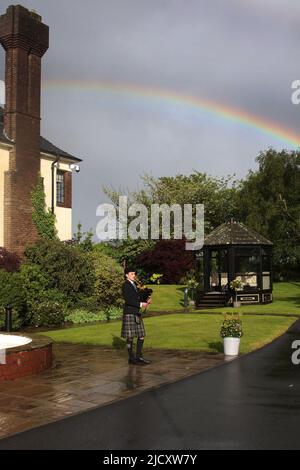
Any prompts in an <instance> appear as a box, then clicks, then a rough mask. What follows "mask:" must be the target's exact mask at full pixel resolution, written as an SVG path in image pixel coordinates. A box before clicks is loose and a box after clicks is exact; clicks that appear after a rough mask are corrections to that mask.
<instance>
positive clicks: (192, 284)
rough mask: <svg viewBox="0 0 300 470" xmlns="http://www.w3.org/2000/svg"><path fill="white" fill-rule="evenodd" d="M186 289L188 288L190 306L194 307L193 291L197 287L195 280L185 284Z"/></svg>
mask: <svg viewBox="0 0 300 470" xmlns="http://www.w3.org/2000/svg"><path fill="white" fill-rule="evenodd" d="M186 285H187V288H188V295H189V298H190V302H189V304H190V305H195V290H196V289H197V287H198V286H199V283H198V282H197V281H196V279H189V280H188V281H187V283H186Z"/></svg>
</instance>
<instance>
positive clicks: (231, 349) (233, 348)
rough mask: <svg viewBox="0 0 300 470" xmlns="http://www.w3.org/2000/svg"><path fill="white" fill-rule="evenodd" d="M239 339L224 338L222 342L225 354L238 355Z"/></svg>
mask: <svg viewBox="0 0 300 470" xmlns="http://www.w3.org/2000/svg"><path fill="white" fill-rule="evenodd" d="M240 341H241V339H240V338H224V339H223V344H224V354H225V356H238V354H239V347H240Z"/></svg>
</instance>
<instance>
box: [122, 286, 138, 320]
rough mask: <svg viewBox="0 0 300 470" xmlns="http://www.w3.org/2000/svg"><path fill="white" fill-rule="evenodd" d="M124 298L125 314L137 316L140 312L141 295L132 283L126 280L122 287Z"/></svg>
mask: <svg viewBox="0 0 300 470" xmlns="http://www.w3.org/2000/svg"><path fill="white" fill-rule="evenodd" d="M122 293H123V298H124V300H125V305H124V309H123V313H124V314H127V313H133V314H135V315H136V314H137V313H139V312H140V302H141V300H140V295H139V293H138V292H137V291H136V290H135V288H134V287H133V285H132V284H131V282H130V281H128V280H126V281H125V282H124V284H123V287H122Z"/></svg>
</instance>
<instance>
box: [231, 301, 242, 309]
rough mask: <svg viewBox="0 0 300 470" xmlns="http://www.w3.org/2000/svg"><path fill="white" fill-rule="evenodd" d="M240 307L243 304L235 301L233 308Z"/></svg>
mask: <svg viewBox="0 0 300 470" xmlns="http://www.w3.org/2000/svg"><path fill="white" fill-rule="evenodd" d="M240 306H241V302H238V301H237V300H235V301H234V302H233V307H234V308H240Z"/></svg>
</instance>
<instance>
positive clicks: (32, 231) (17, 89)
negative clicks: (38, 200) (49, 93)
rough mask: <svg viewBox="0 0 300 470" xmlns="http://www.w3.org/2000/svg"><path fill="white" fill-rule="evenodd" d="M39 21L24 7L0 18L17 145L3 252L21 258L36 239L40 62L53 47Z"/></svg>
mask: <svg viewBox="0 0 300 470" xmlns="http://www.w3.org/2000/svg"><path fill="white" fill-rule="evenodd" d="M41 20H42V18H41V17H40V16H39V15H37V14H36V13H34V12H31V11H29V10H27V9H26V8H24V7H22V6H20V5H17V6H10V7H8V8H7V10H6V13H5V14H4V15H2V16H0V43H1V45H2V46H3V48H4V49H5V51H6V62H5V64H6V65H5V114H4V125H5V132H6V134H7V136H8V137H9V138H10V139H12V140H13V143H14V145H13V149H12V150H11V151H10V159H9V161H10V162H9V170H8V171H7V172H5V176H4V246H5V248H7V249H8V250H10V251H15V252H17V253H18V254H19V255H21V256H22V255H23V251H24V248H25V246H26V245H27V244H30V243H33V242H34V241H35V240H36V239H37V231H36V228H35V226H34V224H33V222H32V217H31V214H32V204H31V197H30V191H31V190H32V188H33V186H34V185H35V184H36V182H37V176H38V173H39V171H40V92H41V58H42V56H43V55H44V54H45V52H46V50H47V49H48V45H49V28H48V26H46V25H45V24H43V23H42V22H41Z"/></svg>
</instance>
